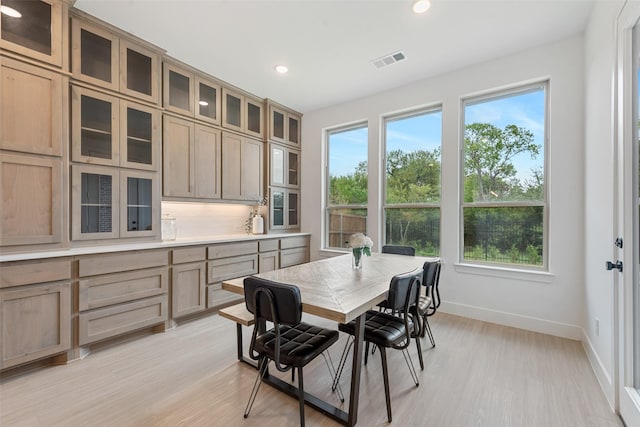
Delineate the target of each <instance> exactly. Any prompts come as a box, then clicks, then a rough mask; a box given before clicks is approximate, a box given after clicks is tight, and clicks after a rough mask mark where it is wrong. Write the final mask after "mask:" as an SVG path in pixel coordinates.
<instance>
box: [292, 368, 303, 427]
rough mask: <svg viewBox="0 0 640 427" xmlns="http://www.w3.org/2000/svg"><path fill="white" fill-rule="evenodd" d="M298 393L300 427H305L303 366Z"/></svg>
mask: <svg viewBox="0 0 640 427" xmlns="http://www.w3.org/2000/svg"><path fill="white" fill-rule="evenodd" d="M294 370H295V368H294ZM298 393H299V396H298V399H299V400H300V427H304V384H303V381H302V366H300V367H299V368H298Z"/></svg>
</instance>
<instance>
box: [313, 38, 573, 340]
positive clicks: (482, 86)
mask: <svg viewBox="0 0 640 427" xmlns="http://www.w3.org/2000/svg"><path fill="white" fill-rule="evenodd" d="M583 46H584V40H583V38H582V37H574V38H571V39H568V40H564V41H561V42H558V43H554V44H552V45H548V46H543V47H540V48H536V49H532V50H528V51H525V52H522V53H520V54H517V55H512V56H509V57H504V58H500V59H496V60H493V61H490V62H486V63H482V64H479V65H475V66H472V67H469V68H465V69H461V70H458V71H455V72H451V73H448V74H446V75H442V76H439V77H435V78H429V79H425V80H422V81H419V82H417V83H413V84H410V85H407V86H404V87H400V88H397V89H394V90H391V91H387V92H381V93H379V94H377V95H374V96H371V97H367V98H364V99H359V100H355V101H352V102H348V103H345V104H341V105H336V106H334V107H331V108H327V109H323V110H320V111H315V112H311V113H306V114H305V116H304V123H303V140H304V150H303V153H302V167H301V170H302V172H303V178H302V191H301V194H302V206H303V208H302V213H303V216H302V230H303V231H306V232H311V233H312V239H311V256H312V258H313V259H317V258H319V257H321V256H328V255H330V254H327V253H324V252H321V251H320V245H321V236H322V228H321V224H322V222H323V221H322V218H323V209H322V208H323V206H322V194H323V179H324V176H323V173H324V163H323V161H321V159H324V151H323V135H324V132H323V130H324V129H325V128H327V127H333V126H336V125H340V124H345V123H351V122H356V121H360V120H366V121H368V123H369V165H370V168H369V203H370V204H369V218H370V223H369V224H368V230H369V234H370V235H371V237H372V238H373V240H374V242H378V243H379V241H378V239H379V238H380V235H381V230H378V229H375V224H376V223H377V221H378V217H379V216H380V208H379V207H378V206H379V203H380V200H379V198H378V194H379V193H380V192H379V191H378V190H379V187H380V176H379V173H378V170H379V169H380V168H379V167H378V168H376V167H375V166H376V165H378V166H379V165H380V155H379V153H380V151H381V148H380V127H381V116H382V115H386V114H389V113H390V112H396V111H400V110H405V109H410V108H413V107H416V106H421V105H430V104H439V103H441V104H442V106H443V147H442V171H443V175H442V193H443V196H442V224H441V227H442V232H441V236H442V242H441V256H442V258H443V259H444V262H445V265H444V268H443V273H442V277H441V290H442V293H443V299H444V302H443V305H442V309H443V310H444V311H448V312H452V313H458V314H461V315H465V316H469V317H473V318H478V319H482V320H488V321H492V322H497V323H502V324H506V325H512V326H516V327H520V328H524V329H529V330H534V331H540V332H545V333H550V334H554V335H558V336H564V337H569V338H573V339H581V338H582V323H583V319H584V313H583V306H584V304H583V301H584V299H585V296H584V261H583V260H584V254H585V252H584V246H585V239H584V211H583V207H584V197H583V194H584V184H583V178H584V132H583V130H584V121H583V117H584V96H583V93H584V80H583V76H584V56H583ZM434 60H436V59H434ZM399 66H400V67H401V66H402V65H401V64H400V65H399ZM381 72H392V69H391V68H389V69H383V70H381ZM546 78H549V79H550V96H549V102H550V106H549V109H550V122H549V126H550V144H549V149H548V153H547V154H548V156H549V158H548V159H549V161H548V165H549V170H548V177H549V182H550V185H549V190H550V191H549V201H550V218H549V232H550V233H549V236H550V240H549V253H550V257H549V268H550V274H531V273H529V274H525V273H519V272H515V271H509V270H504V271H501V270H498V269H486V268H485V269H482V268H465V267H463V266H459V265H457V264H456V263H457V260H458V248H459V242H458V235H459V234H458V223H459V206H458V201H459V196H458V194H459V177H458V169H459V160H458V150H459V132H460V126H459V112H460V100H461V98H462V97H466V96H468V95H471V94H475V93H479V92H484V91H488V90H492V89H498V88H504V87H508V86H512V85H516V84H520V83H525V82H531V81H534V80H540V79H546ZM320 90H321V88H320ZM378 247H379V246H378Z"/></svg>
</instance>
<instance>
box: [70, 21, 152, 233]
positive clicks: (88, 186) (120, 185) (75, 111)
mask: <svg viewBox="0 0 640 427" xmlns="http://www.w3.org/2000/svg"><path fill="white" fill-rule="evenodd" d="M161 55H162V51H160V50H159V49H158V48H156V47H154V46H151V45H149V44H148V43H146V42H144V41H142V40H137V39H133V38H132V36H129V35H126V34H124V33H121V32H119V31H118V30H117V29H114V28H110V27H108V26H106V25H104V24H103V23H96V22H94V21H93V20H92V18H91V17H89V16H86V15H85V14H82V13H80V12H77V11H74V12H73V13H72V18H71V70H72V81H71V173H70V176H71V224H72V226H71V238H72V240H95V239H117V238H130V237H146V238H157V237H159V235H160V229H159V227H160V220H159V218H160V209H159V208H160V170H161V160H160V159H161V157H160V156H161V144H162V142H161V132H162V127H161V117H162V116H161V110H160V105H159V104H160V64H161Z"/></svg>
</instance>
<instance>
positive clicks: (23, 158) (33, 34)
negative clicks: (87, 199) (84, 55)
mask: <svg viewBox="0 0 640 427" xmlns="http://www.w3.org/2000/svg"><path fill="white" fill-rule="evenodd" d="M0 5H1V6H2V7H3V8H10V9H13V10H14V11H16V12H17V13H16V14H8V13H2V14H0V17H1V20H0V28H1V29H2V31H1V37H0V100H1V103H2V104H1V105H2V107H1V108H0V198H1V200H0V246H2V247H4V248H9V250H23V249H24V248H29V247H33V246H34V245H35V246H41V247H42V248H56V247H62V246H65V245H66V244H68V237H67V235H68V233H67V230H68V228H67V223H66V218H67V205H68V200H69V199H68V197H69V196H68V191H67V185H66V182H67V181H66V174H65V167H66V164H67V150H66V141H67V140H68V132H69V130H68V122H69V120H68V111H69V96H68V85H69V81H68V75H67V73H66V72H65V68H66V67H67V65H68V49H65V46H67V44H68V40H69V38H68V26H67V25H66V22H67V21H68V3H67V2H66V1H61V0H43V1H30V2H25V1H17V0H1V1H0ZM12 15H15V16H12ZM18 15H19V17H18Z"/></svg>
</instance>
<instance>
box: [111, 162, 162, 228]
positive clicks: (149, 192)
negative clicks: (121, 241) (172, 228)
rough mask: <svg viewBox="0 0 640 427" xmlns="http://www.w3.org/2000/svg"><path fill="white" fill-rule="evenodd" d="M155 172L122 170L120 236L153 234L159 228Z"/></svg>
mask: <svg viewBox="0 0 640 427" xmlns="http://www.w3.org/2000/svg"><path fill="white" fill-rule="evenodd" d="M154 186H155V174H154V173H152V172H137V171H125V170H122V171H120V201H121V204H120V209H121V211H120V237H139V236H153V235H154V234H155V233H156V229H157V228H158V220H157V218H156V216H157V213H156V212H157V211H156V209H155V207H154V198H155V189H154Z"/></svg>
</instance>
